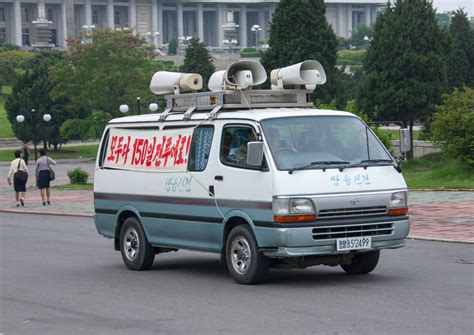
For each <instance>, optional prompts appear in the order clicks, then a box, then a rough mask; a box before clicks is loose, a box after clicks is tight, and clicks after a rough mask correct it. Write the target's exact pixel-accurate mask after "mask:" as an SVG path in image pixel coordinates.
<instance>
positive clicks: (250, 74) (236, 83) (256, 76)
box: [208, 60, 267, 92]
mask: <svg viewBox="0 0 474 335" xmlns="http://www.w3.org/2000/svg"><path fill="white" fill-rule="evenodd" d="M265 80H267V74H266V72H265V69H264V68H263V66H262V64H260V63H259V62H256V61H253V60H241V61H237V62H234V63H232V64H231V65H230V66H229V67H228V68H227V70H222V71H217V72H214V73H213V75H212V76H211V78H209V84H208V87H209V89H210V90H211V91H213V92H215V91H222V90H242V89H246V88H247V87H249V86H255V85H260V84H263V83H264V82H265Z"/></svg>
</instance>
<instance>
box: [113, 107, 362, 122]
mask: <svg viewBox="0 0 474 335" xmlns="http://www.w3.org/2000/svg"><path fill="white" fill-rule="evenodd" d="M160 115H161V113H154V114H143V115H131V116H126V117H121V118H115V119H112V120H111V121H109V124H123V123H151V122H159V119H160ZM208 115H209V112H208V111H206V112H204V111H203V112H195V113H193V114H192V115H191V118H190V120H204V119H206V118H207V117H208ZM315 115H318V116H354V117H357V116H356V115H354V114H352V113H348V112H343V111H335V110H328V109H315V108H262V109H252V110H249V109H247V110H222V111H220V112H219V113H218V114H217V115H216V117H215V119H217V120H222V119H242V120H255V121H261V120H265V119H272V118H280V117H291V116H315ZM169 121H183V113H170V114H169V116H168V117H167V119H166V122H169ZM184 122H189V121H184Z"/></svg>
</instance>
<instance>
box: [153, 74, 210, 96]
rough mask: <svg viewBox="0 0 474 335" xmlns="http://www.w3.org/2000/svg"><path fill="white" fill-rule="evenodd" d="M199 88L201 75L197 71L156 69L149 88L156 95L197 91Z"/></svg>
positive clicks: (200, 86)
mask: <svg viewBox="0 0 474 335" xmlns="http://www.w3.org/2000/svg"><path fill="white" fill-rule="evenodd" d="M201 88H202V77H201V75H200V74H197V73H179V72H168V71H158V72H156V73H155V74H154V75H153V78H151V82H150V90H151V91H152V92H153V93H155V94H157V95H163V94H172V93H181V92H191V91H198V90H200V89H201Z"/></svg>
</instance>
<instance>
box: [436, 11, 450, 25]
mask: <svg viewBox="0 0 474 335" xmlns="http://www.w3.org/2000/svg"><path fill="white" fill-rule="evenodd" d="M435 18H436V22H437V23H438V26H439V27H440V28H441V29H448V27H449V24H450V22H451V16H450V15H449V12H444V13H436V14H435Z"/></svg>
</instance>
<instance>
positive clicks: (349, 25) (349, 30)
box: [346, 4, 352, 38]
mask: <svg viewBox="0 0 474 335" xmlns="http://www.w3.org/2000/svg"><path fill="white" fill-rule="evenodd" d="M351 35H352V5H350V4H348V5H347V35H346V36H347V37H346V38H350V37H351Z"/></svg>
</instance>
